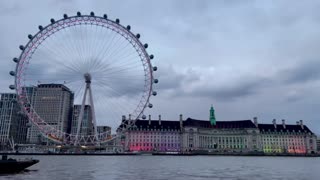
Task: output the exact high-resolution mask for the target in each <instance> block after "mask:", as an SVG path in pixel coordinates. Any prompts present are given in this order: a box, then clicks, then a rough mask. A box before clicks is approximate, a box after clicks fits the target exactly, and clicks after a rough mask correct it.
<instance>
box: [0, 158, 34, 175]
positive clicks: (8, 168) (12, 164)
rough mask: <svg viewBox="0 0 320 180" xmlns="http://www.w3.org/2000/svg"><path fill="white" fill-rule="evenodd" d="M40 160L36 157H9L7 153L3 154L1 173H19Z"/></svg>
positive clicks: (0, 163)
mask: <svg viewBox="0 0 320 180" xmlns="http://www.w3.org/2000/svg"><path fill="white" fill-rule="evenodd" d="M38 162H39V160H36V159H25V160H16V159H11V158H9V159H8V156H7V155H2V159H1V160H0V174H9V173H17V172H20V171H22V170H24V169H26V168H28V167H30V166H32V165H34V164H36V163H38Z"/></svg>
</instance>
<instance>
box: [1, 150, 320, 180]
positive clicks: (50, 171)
mask: <svg viewBox="0 0 320 180" xmlns="http://www.w3.org/2000/svg"><path fill="white" fill-rule="evenodd" d="M15 158H22V156H18V157H15ZM33 158H35V159H39V160H40V163H38V164H36V165H34V166H32V167H30V168H29V171H26V172H22V173H19V174H14V175H2V176H0V179H21V180H29V179H30V180H35V179H37V180H38V179H40V180H42V179H43V180H64V179H81V180H89V179H90V180H92V179H97V180H109V179H119V180H120V179H121V180H123V179H130V180H144V179H145V180H149V179H159V180H160V179H161V180H162V179H163V180H166V179H173V180H185V179H192V180H202V179H230V180H233V179H234V180H236V179H239V180H241V179H243V180H244V179H265V180H270V179H290V180H292V179H299V180H300V179H301V180H319V179H320V158H319V157H238V156H34V157H33Z"/></svg>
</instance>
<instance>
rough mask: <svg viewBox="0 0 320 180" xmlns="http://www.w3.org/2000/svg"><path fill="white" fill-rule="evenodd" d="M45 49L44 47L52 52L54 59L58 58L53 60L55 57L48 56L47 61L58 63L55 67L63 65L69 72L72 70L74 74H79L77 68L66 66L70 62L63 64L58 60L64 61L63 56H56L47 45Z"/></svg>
mask: <svg viewBox="0 0 320 180" xmlns="http://www.w3.org/2000/svg"><path fill="white" fill-rule="evenodd" d="M43 47H44V48H45V49H46V50H47V51H48V52H51V54H53V55H54V57H56V58H53V56H49V55H48V56H46V58H47V59H50V60H53V61H54V62H55V63H56V64H55V65H57V66H59V65H62V66H64V67H66V68H68V69H69V70H72V71H73V72H75V73H78V70H77V69H76V68H75V67H73V66H70V65H66V63H65V62H68V61H65V62H63V61H62V62H61V61H59V60H58V59H64V58H62V57H61V56H59V55H58V54H56V53H55V52H53V51H52V50H51V49H50V48H48V47H47V46H46V45H44V44H43Z"/></svg>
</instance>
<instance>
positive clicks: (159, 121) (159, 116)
mask: <svg viewBox="0 0 320 180" xmlns="http://www.w3.org/2000/svg"><path fill="white" fill-rule="evenodd" d="M159 125H161V115H159Z"/></svg>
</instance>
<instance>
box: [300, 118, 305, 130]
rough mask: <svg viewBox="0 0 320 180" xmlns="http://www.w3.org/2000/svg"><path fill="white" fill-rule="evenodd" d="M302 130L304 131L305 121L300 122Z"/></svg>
mask: <svg viewBox="0 0 320 180" xmlns="http://www.w3.org/2000/svg"><path fill="white" fill-rule="evenodd" d="M300 126H301V129H304V125H303V120H300Z"/></svg>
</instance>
